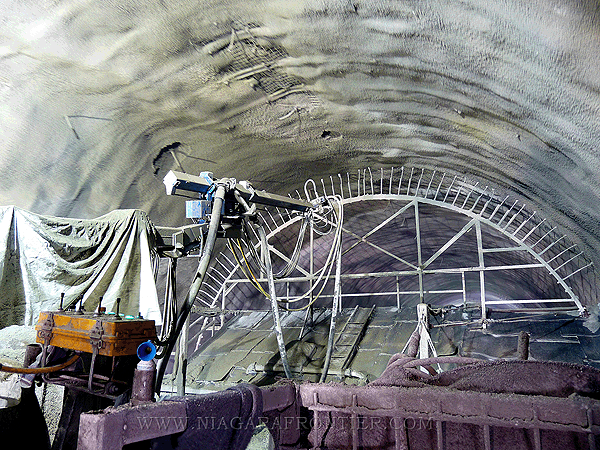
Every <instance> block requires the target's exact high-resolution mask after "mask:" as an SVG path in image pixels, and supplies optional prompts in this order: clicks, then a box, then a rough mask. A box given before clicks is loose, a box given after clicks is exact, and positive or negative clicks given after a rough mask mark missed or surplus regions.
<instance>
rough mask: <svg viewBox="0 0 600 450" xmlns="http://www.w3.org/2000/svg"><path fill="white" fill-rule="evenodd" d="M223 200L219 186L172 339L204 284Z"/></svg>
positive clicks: (163, 364) (160, 373) (162, 367)
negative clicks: (205, 235) (198, 257)
mask: <svg viewBox="0 0 600 450" xmlns="http://www.w3.org/2000/svg"><path fill="white" fill-rule="evenodd" d="M224 200H225V186H223V185H219V186H218V187H217V191H216V193H215V196H214V201H213V207H212V212H211V217H210V225H209V227H208V233H207V237H206V241H205V243H204V249H203V250H202V256H201V257H200V262H199V263H198V269H197V270H196V274H195V276H194V281H193V282H192V284H191V286H190V289H189V291H188V293H187V296H186V298H185V300H184V302H183V305H181V311H180V313H179V315H178V316H177V323H176V325H175V332H174V333H173V337H175V336H179V334H180V333H181V330H182V329H183V326H184V325H185V323H186V320H187V317H188V315H189V313H190V311H191V310H192V305H193V304H194V301H195V300H196V296H197V295H198V291H200V287H201V286H202V283H203V282H204V277H205V276H206V271H207V270H208V265H209V263H210V260H211V257H212V253H213V249H214V247H215V241H216V240H217V231H218V230H219V225H220V223H221V210H222V208H223V202H224ZM175 342H176V339H173V340H172V341H171V342H169V343H168V344H167V346H166V348H165V351H164V352H163V355H164V356H163V357H162V359H161V360H160V361H159V364H158V369H157V371H156V383H155V386H154V390H155V391H156V392H157V393H160V387H161V384H162V380H163V377H164V375H165V371H166V369H167V365H168V363H169V357H170V356H171V353H172V352H173V348H174V347H175Z"/></svg>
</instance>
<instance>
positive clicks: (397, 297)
mask: <svg viewBox="0 0 600 450" xmlns="http://www.w3.org/2000/svg"><path fill="white" fill-rule="evenodd" d="M396 307H397V308H398V311H400V308H401V305H400V277H399V276H398V275H396Z"/></svg>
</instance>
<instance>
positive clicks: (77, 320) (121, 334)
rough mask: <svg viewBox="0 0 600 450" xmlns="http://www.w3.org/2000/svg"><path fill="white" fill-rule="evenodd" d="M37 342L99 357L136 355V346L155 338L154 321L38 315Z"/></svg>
mask: <svg viewBox="0 0 600 450" xmlns="http://www.w3.org/2000/svg"><path fill="white" fill-rule="evenodd" d="M35 329H36V331H37V338H36V342H38V343H40V344H44V343H47V344H49V345H53V346H55V347H60V348H64V349H68V350H76V351H82V352H87V353H93V352H94V350H97V354H98V355H104V356H126V355H135V354H136V350H137V348H138V346H139V345H140V344H141V343H143V342H145V341H148V340H152V339H154V338H156V328H155V325H154V321H153V320H146V319H142V318H131V316H129V318H125V317H123V316H119V317H117V315H116V314H97V313H88V312H79V311H45V312H42V313H40V317H39V320H38V323H37V325H36V327H35Z"/></svg>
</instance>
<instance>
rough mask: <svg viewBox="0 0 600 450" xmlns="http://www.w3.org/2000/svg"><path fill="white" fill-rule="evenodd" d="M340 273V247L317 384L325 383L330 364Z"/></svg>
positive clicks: (340, 247) (338, 304)
mask: <svg viewBox="0 0 600 450" xmlns="http://www.w3.org/2000/svg"><path fill="white" fill-rule="evenodd" d="M341 273H342V245H341V243H340V246H339V248H338V250H337V260H336V265H335V287H334V291H333V304H332V305H331V323H330V324H329V337H328V338H327V353H326V355H325V363H324V365H323V372H322V373H321V378H320V379H319V383H325V379H326V378H327V372H329V364H330V363H331V355H332V354H333V346H334V341H333V340H334V337H335V321H336V318H337V313H338V309H339V306H340V297H341V284H342V282H341Z"/></svg>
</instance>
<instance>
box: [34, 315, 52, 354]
mask: <svg viewBox="0 0 600 450" xmlns="http://www.w3.org/2000/svg"><path fill="white" fill-rule="evenodd" d="M53 329H54V313H51V312H49V313H48V315H47V316H46V320H44V321H43V322H42V325H41V327H40V329H39V330H38V333H37V334H38V337H39V338H40V339H41V340H43V341H44V345H46V346H47V345H48V344H49V343H50V339H52V330H53Z"/></svg>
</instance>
